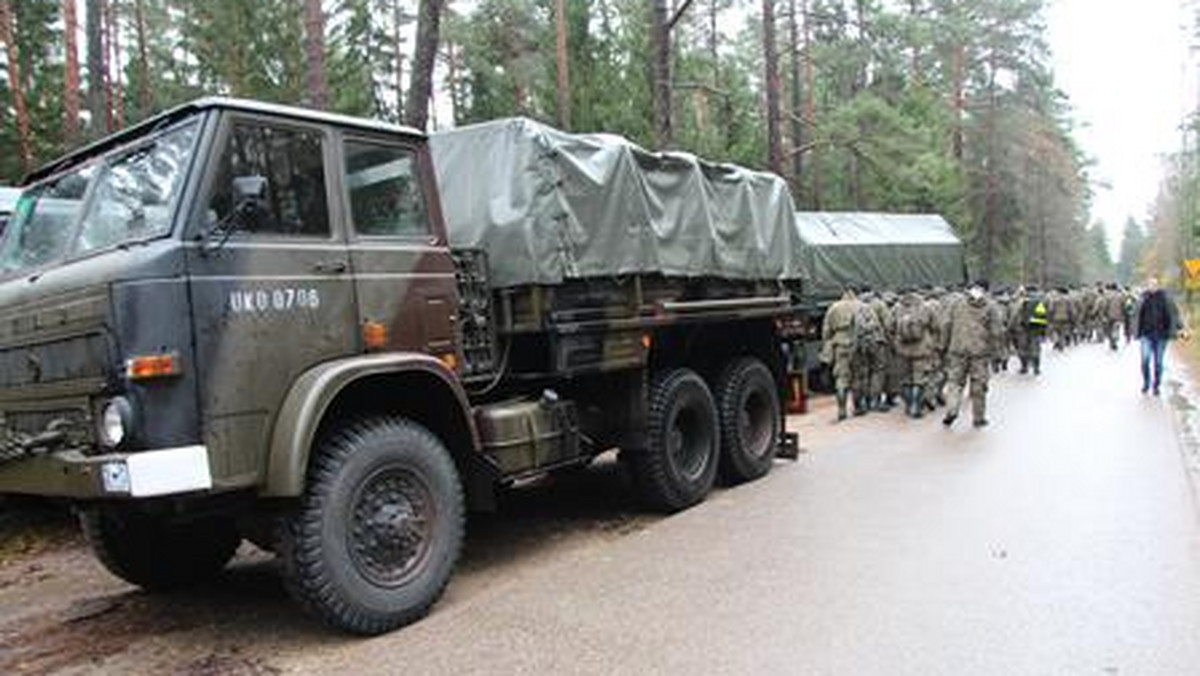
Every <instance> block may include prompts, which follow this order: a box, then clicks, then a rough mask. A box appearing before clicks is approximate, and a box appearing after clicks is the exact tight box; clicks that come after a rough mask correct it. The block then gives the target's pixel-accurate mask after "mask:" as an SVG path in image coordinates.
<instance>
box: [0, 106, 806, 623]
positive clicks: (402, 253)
mask: <svg viewBox="0 0 1200 676" xmlns="http://www.w3.org/2000/svg"><path fill="white" fill-rule="evenodd" d="M434 145H435V146H436V147H437V148H439V149H440V152H439V153H438V156H437V158H436V164H437V173H436V174H435V158H434V156H433V155H431V152H430V144H429V141H428V139H427V137H426V136H425V135H424V134H423V133H421V132H418V131H416V130H413V129H408V128H404V127H399V126H392V125H388V124H382V123H378V122H374V121H369V120H363V119H355V118H350V117H343V116H337V115H331V114H325V113H320V112H314V111H309V110H301V109H296V108H288V107H280V106H274V105H267V104H263V103H257V102H250V101H238V100H229V99H204V100H200V101H196V102H193V103H189V104H186V105H183V106H180V107H178V108H175V109H173V110H170V111H168V112H166V113H163V114H161V115H158V116H157V117H154V118H152V119H150V120H147V121H146V122H143V123H141V124H139V125H137V126H136V127H133V128H131V129H128V130H126V131H124V132H121V133H118V134H116V135H114V136H111V137H109V138H106V139H104V140H102V141H99V142H97V143H95V144H93V145H91V146H88V147H86V148H83V149H81V150H79V151H78V152H75V153H72V154H70V155H67V156H65V157H63V158H61V159H59V160H57V161H55V162H53V163H51V164H49V165H47V166H45V167H43V168H41V169H40V170H38V171H36V172H35V173H33V174H32V175H31V176H29V177H28V178H27V179H26V181H25V185H24V192H23V193H22V195H21V197H20V199H19V203H18V205H17V208H16V212H15V216H14V218H13V220H12V222H11V223H10V225H9V232H8V236H7V237H5V238H4V241H3V244H2V245H0V274H2V277H0V430H2V438H0V492H8V493H24V494H33V495H42V496H55V497H59V498H65V499H68V500H70V501H72V502H73V503H74V504H75V505H76V506H77V510H78V513H79V518H80V521H81V523H82V527H83V530H84V533H85V535H86V537H87V539H88V541H89V542H90V543H91V545H92V547H93V548H94V550H95V553H96V555H97V556H98V558H99V559H100V561H101V562H103V564H104V565H105V566H106V567H107V568H108V569H109V570H110V571H112V572H113V573H115V574H116V575H118V576H120V577H122V578H124V579H125V580H128V581H129V582H132V583H134V584H136V585H140V586H142V587H145V588H147V589H164V588H172V587H177V586H180V585H185V584H189V583H194V582H196V581H199V580H203V579H205V578H208V577H211V576H213V575H215V574H216V573H217V572H219V571H220V570H221V569H222V568H223V567H224V566H225V565H226V563H227V562H228V561H229V560H230V559H231V557H232V555H233V554H234V552H235V549H236V548H237V547H238V545H239V543H240V542H241V541H242V540H243V539H249V540H250V541H252V542H254V543H256V544H258V545H260V546H262V547H264V548H267V549H270V550H272V551H274V552H275V553H276V555H277V556H278V557H279V559H280V560H281V562H282V566H281V569H282V571H283V576H284V579H285V582H286V586H287V588H288V589H289V590H290V592H291V593H292V594H293V595H294V596H295V598H296V599H297V600H298V601H299V602H300V603H301V604H302V605H303V606H304V607H305V608H306V609H308V610H310V611H311V612H313V613H314V614H315V615H316V616H317V617H319V618H321V619H322V620H324V621H325V622H327V623H329V624H330V625H332V626H334V627H337V628H340V629H343V630H346V631H349V632H354V633H360V634H375V633H379V632H384V631H388V630H391V629H393V628H396V627H399V626H401V625H403V624H405V623H408V622H411V621H413V620H415V619H417V618H419V617H421V616H422V615H423V614H425V613H426V612H427V611H428V609H429V608H430V607H431V605H432V604H433V603H434V602H435V601H436V600H437V599H438V597H439V596H440V594H441V593H442V590H443V588H444V587H445V585H446V584H447V581H448V580H449V578H450V575H451V572H452V570H453V567H454V565H455V561H456V559H457V557H458V554H459V549H460V546H461V543H462V539H463V534H464V524H465V518H466V514H467V512H468V510H471V509H479V510H485V509H490V508H493V507H494V504H495V496H496V491H497V490H498V489H501V488H503V487H505V486H508V485H511V484H514V483H517V482H521V481H523V480H526V479H530V478H534V477H539V476H543V475H546V474H548V473H553V472H556V471H560V470H564V469H569V468H574V467H579V466H581V465H583V464H586V463H587V462H589V461H590V460H591V459H593V458H594V457H596V456H597V455H598V454H601V453H604V452H606V451H608V450H611V449H619V452H620V457H621V459H622V461H623V462H625V463H626V464H627V465H628V467H629V468H630V470H631V472H632V474H633V476H634V477H635V479H636V484H637V485H638V487H639V490H640V492H641V494H642V495H643V496H644V497H645V499H646V501H647V503H648V504H650V505H653V506H654V507H657V508H660V509H662V510H664V511H668V512H669V511H675V510H680V509H684V508H687V507H689V506H691V505H694V504H696V503H698V502H700V501H701V500H703V499H704V497H705V496H706V494H707V493H708V492H709V490H710V488H711V487H712V486H713V482H714V478H715V477H716V476H717V475H718V474H720V475H723V476H724V477H725V478H726V479H727V480H728V481H730V482H743V481H749V480H753V479H756V478H758V477H760V476H762V475H764V474H766V473H767V472H768V471H769V470H770V469H771V466H772V463H773V459H774V458H775V457H776V455H777V454H779V453H781V452H782V453H786V452H788V451H792V450H794V448H795V438H794V436H793V435H790V434H788V433H786V431H785V424H784V423H785V419H784V415H783V412H782V411H781V406H780V398H781V396H782V395H783V393H784V388H785V385H786V378H787V366H786V364H787V357H788V351H789V350H790V349H791V346H790V342H789V341H790V340H791V337H790V334H789V328H788V327H789V325H790V317H791V312H792V308H793V307H794V305H795V295H796V293H797V292H798V288H799V287H798V286H797V285H798V283H799V281H798V280H799V277H798V274H797V272H796V270H797V268H796V267H795V261H794V260H793V259H792V257H791V255H790V254H789V253H787V251H789V250H791V247H792V244H794V242H793V241H792V236H793V235H794V227H793V223H792V221H791V219H790V217H788V216H786V215H784V214H788V215H790V213H791V209H792V206H791V200H790V197H788V196H787V191H786V187H785V186H783V184H782V182H781V181H779V179H778V178H777V177H772V176H770V175H764V174H757V173H754V172H748V171H746V170H742V169H738V168H736V167H728V166H724V165H711V164H707V163H704V162H701V161H699V160H697V159H695V158H693V157H690V156H687V155H682V154H654V153H648V152H646V151H643V150H641V149H638V148H636V147H635V146H632V145H631V144H628V143H626V142H624V141H620V140H617V139H613V138H611V137H603V136H594V137H585V136H570V135H565V134H560V133H558V132H554V131H553V130H549V129H548V128H542V127H540V126H538V125H536V124H534V123H531V122H528V121H522V120H516V121H506V122H502V123H497V124H495V125H487V126H483V127H479V128H471V129H465V130H462V131H461V132H455V133H452V134H448V135H447V136H445V137H439V138H438V139H435V142H434ZM439 174H440V175H439ZM439 180H440V182H441V187H442V188H443V191H442V192H441V193H439V190H438V181H439ZM444 211H445V213H447V214H449V215H451V216H452V218H451V219H449V222H450V223H451V225H452V227H451V229H450V231H449V232H448V230H447V219H446V218H444V217H443V212H444ZM789 232H790V233H791V234H789Z"/></svg>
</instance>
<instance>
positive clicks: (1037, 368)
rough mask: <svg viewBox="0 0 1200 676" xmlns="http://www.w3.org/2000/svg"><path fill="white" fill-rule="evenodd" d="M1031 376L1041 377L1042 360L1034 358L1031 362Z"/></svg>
mask: <svg viewBox="0 0 1200 676" xmlns="http://www.w3.org/2000/svg"><path fill="white" fill-rule="evenodd" d="M1033 375H1035V376H1040V375H1042V360H1041V359H1038V358H1034V360H1033Z"/></svg>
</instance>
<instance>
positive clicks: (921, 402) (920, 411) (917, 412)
mask: <svg viewBox="0 0 1200 676" xmlns="http://www.w3.org/2000/svg"><path fill="white" fill-rule="evenodd" d="M912 398H913V413H912V417H914V418H918V419H920V418H924V417H925V403H926V402H925V388H924V387H923V386H921V385H914V386H913V394H912Z"/></svg>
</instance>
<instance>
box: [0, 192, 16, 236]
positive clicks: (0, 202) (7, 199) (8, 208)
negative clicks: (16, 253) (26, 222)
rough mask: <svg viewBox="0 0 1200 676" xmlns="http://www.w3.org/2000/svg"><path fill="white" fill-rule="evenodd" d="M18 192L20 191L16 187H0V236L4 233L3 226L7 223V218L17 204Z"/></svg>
mask: <svg viewBox="0 0 1200 676" xmlns="http://www.w3.org/2000/svg"><path fill="white" fill-rule="evenodd" d="M20 194H21V191H20V190H17V189H16V188H6V187H0V236H3V235H4V228H5V226H6V225H8V218H9V216H11V215H12V212H13V209H14V208H16V206H17V197H18V196H19V195H20Z"/></svg>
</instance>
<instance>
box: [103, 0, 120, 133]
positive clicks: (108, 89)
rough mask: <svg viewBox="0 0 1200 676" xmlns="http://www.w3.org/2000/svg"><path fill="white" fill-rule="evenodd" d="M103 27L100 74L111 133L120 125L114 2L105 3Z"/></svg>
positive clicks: (107, 128) (107, 129) (107, 127)
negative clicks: (116, 84) (114, 66)
mask: <svg viewBox="0 0 1200 676" xmlns="http://www.w3.org/2000/svg"><path fill="white" fill-rule="evenodd" d="M101 22H102V27H101V33H102V34H103V35H104V52H103V55H102V57H101V64H100V75H101V79H102V80H103V81H104V112H105V119H104V127H105V131H106V132H107V133H109V134H111V133H113V132H114V131H116V130H117V129H119V128H120V127H118V126H117V119H116V117H115V113H116V109H117V98H116V92H115V91H114V89H115V86H114V84H115V83H114V78H113V65H114V63H115V62H116V59H115V58H114V56H115V55H116V54H117V50H116V47H115V45H114V44H113V42H114V38H115V37H116V36H115V35H114V33H115V32H116V31H115V30H114V24H113V3H112V2H105V3H104V15H103V16H102V17H101Z"/></svg>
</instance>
